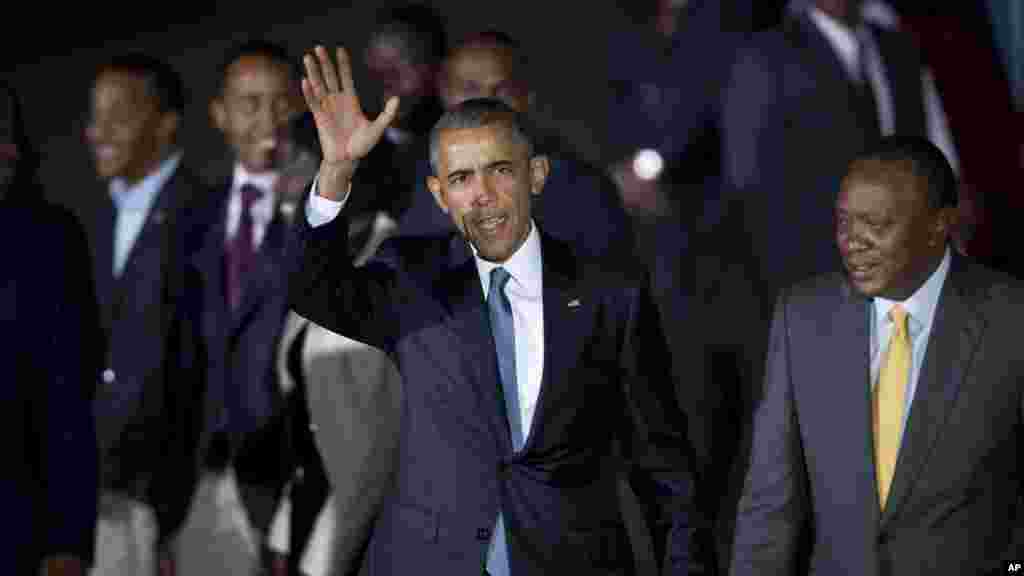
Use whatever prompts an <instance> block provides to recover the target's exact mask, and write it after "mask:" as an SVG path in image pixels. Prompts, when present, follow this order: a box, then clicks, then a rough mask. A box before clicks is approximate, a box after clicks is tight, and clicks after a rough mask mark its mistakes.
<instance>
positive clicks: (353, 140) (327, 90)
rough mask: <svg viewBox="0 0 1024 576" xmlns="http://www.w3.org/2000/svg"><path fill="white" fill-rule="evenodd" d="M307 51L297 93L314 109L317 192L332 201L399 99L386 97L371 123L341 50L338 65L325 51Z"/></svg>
mask: <svg viewBox="0 0 1024 576" xmlns="http://www.w3.org/2000/svg"><path fill="white" fill-rule="evenodd" d="M313 52H314V53H313V54H306V55H305V56H304V57H303V59H302V62H303V65H304V66H305V68H306V76H305V77H304V78H303V79H302V96H303V97H304V98H305V99H306V105H307V106H309V109H310V111H311V112H312V113H313V119H314V120H315V121H316V130H317V133H318V134H319V137H320V151H321V157H322V158H323V159H322V161H321V163H320V180H319V183H318V185H317V188H318V190H317V192H318V194H319V195H320V196H324V197H325V198H329V199H332V200H340V199H341V198H342V197H344V195H345V193H346V191H347V189H348V184H349V182H351V179H352V174H353V173H354V172H355V169H356V165H357V163H358V161H359V159H360V158H362V157H364V156H366V154H368V153H369V152H370V150H371V149H372V148H373V147H374V145H376V144H377V142H379V141H380V138H381V135H382V134H384V129H385V128H387V127H388V125H389V124H391V122H392V121H394V119H395V115H396V114H397V112H398V98H397V97H394V96H393V97H391V98H389V99H388V101H387V104H385V106H384V111H383V112H381V113H380V115H379V116H377V119H376V120H373V121H372V122H371V121H370V120H369V119H368V118H367V117H366V114H364V113H363V108H362V106H361V105H360V103H359V95H358V94H356V90H355V86H354V85H353V83H352V66H351V65H350V64H349V59H348V53H347V52H346V51H345V49H344V48H342V47H340V46H339V47H338V49H337V55H336V58H337V61H338V62H337V65H335V63H334V62H332V61H331V57H330V55H329V54H328V53H327V49H326V48H324V47H323V46H317V47H316V48H315V49H314V51H313Z"/></svg>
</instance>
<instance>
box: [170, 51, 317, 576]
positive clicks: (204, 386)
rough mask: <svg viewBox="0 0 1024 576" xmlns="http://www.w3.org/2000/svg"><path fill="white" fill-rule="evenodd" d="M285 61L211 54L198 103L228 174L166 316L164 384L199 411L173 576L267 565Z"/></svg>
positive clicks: (289, 87)
mask: <svg viewBox="0 0 1024 576" xmlns="http://www.w3.org/2000/svg"><path fill="white" fill-rule="evenodd" d="M295 62H296V60H294V59H293V58H292V57H291V55H290V54H289V53H288V52H287V51H286V50H285V49H284V48H283V47H281V46H280V45H277V44H274V43H271V42H267V41H263V40H252V41H246V42H242V43H239V44H237V45H235V46H233V47H232V48H231V49H230V50H228V51H227V53H226V54H225V55H224V57H223V60H222V63H221V66H220V68H219V72H220V80H219V82H220V84H219V86H218V91H217V94H216V96H215V98H214V99H213V101H212V102H211V103H210V114H211V119H212V121H213V124H214V126H215V127H216V128H217V129H218V130H219V131H220V132H221V134H222V136H223V138H224V141H225V143H226V144H227V146H228V148H229V149H230V151H231V155H232V158H233V169H232V172H231V177H230V180H229V181H227V182H224V183H222V185H221V186H219V187H218V189H217V190H214V191H213V192H211V193H210V194H209V197H208V198H207V199H206V202H204V204H203V206H202V207H201V208H199V209H197V212H198V214H197V215H196V217H195V218H194V222H195V224H194V226H197V227H198V228H200V229H201V230H202V231H203V233H204V236H203V238H202V240H201V242H200V246H199V248H198V249H197V251H196V253H195V254H194V256H193V257H192V258H191V259H190V261H189V262H188V267H187V269H186V271H185V273H184V275H183V276H184V283H185V286H184V289H183V290H184V296H183V298H182V299H183V301H184V302H185V306H186V308H185V309H184V310H183V311H182V313H181V314H179V317H178V318H177V321H178V323H179V324H178V327H177V328H176V337H177V338H179V341H178V348H177V349H176V352H175V360H174V362H175V366H174V368H175V370H177V371H178V374H177V376H176V380H177V381H178V382H179V383H181V382H186V383H191V384H192V385H194V386H197V389H196V391H195V392H194V396H195V397H197V398H201V400H197V401H199V402H201V403H202V406H201V407H198V408H197V409H196V410H195V412H196V413H198V415H199V417H198V418H196V420H195V421H194V422H193V429H192V433H193V436H192V437H193V438H194V439H195V443H196V444H195V445H194V446H193V450H194V457H195V461H194V464H193V467H194V469H195V470H196V473H197V475H198V478H199V479H198V483H197V485H194V486H195V488H196V489H195V494H194V496H193V504H192V509H191V514H190V517H189V519H188V523H187V526H186V529H185V532H184V533H183V535H182V538H181V542H180V546H179V548H180V550H179V563H180V565H181V571H182V573H184V574H197V575H202V574H225V573H228V574H251V573H254V572H256V571H259V570H263V569H265V568H266V567H267V565H268V564H269V563H270V558H269V554H268V551H267V549H266V548H265V544H266V542H265V535H266V533H267V529H268V527H269V525H270V522H271V518H272V515H273V512H274V510H275V508H276V506H277V503H278V500H279V498H280V496H281V493H282V491H283V489H284V486H285V485H286V483H287V479H288V477H287V474H288V471H287V470H285V467H284V465H283V463H282V462H280V459H279V458H278V457H276V456H277V454H278V448H279V446H280V443H281V441H282V438H283V437H284V434H285V421H286V418H285V416H286V410H285V405H284V400H283V398H282V396H281V394H280V391H279V388H278V385H277V379H276V376H275V369H274V366H275V354H276V350H277V347H278V341H279V339H280V336H281V331H282V328H283V326H284V321H285V315H286V312H287V305H286V302H285V299H286V297H287V292H288V288H287V278H288V271H289V260H288V257H287V244H288V242H289V240H288V239H289V237H290V234H289V231H288V229H289V227H290V225H291V219H292V217H293V216H294V213H295V210H296V207H295V205H294V203H293V200H292V199H291V198H289V197H288V195H287V194H286V193H285V190H284V189H286V188H290V187H292V185H293V184H294V183H293V182H291V180H290V179H289V180H282V176H283V175H287V173H286V171H285V169H286V168H289V167H290V162H291V161H292V160H293V159H294V158H295V156H296V150H295V149H294V145H293V143H292V140H291V134H290V129H291V127H292V125H293V124H292V123H293V121H294V119H295V116H296V114H297V112H298V110H299V102H298V82H297V79H298V77H297V73H296V67H295ZM286 200H287V201H286ZM197 382H198V383H200V384H198V385H196V384H195V383H197ZM268 454H269V455H273V456H271V457H267V456H268Z"/></svg>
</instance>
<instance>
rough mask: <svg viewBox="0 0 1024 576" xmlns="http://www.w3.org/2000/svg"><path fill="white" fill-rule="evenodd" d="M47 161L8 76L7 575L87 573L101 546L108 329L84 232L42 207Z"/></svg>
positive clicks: (4, 197) (0, 209)
mask: <svg viewBox="0 0 1024 576" xmlns="http://www.w3.org/2000/svg"><path fill="white" fill-rule="evenodd" d="M36 162H37V159H36V154H35V152H34V150H33V148H32V146H31V145H30V143H29V141H28V136H27V133H26V130H25V125H24V120H23V118H22V115H21V109H20V105H19V102H18V99H17V97H16V95H15V93H14V91H13V88H12V87H11V86H9V85H7V83H6V82H5V81H0V251H2V255H0V261H2V262H3V268H2V271H0V277H2V280H0V319H2V322H3V326H4V329H5V330H10V331H11V332H10V334H11V335H12V336H13V337H12V338H10V339H9V340H8V341H7V342H6V343H5V345H4V346H3V347H0V367H2V368H3V371H4V374H5V378H6V380H7V381H6V385H4V386H3V387H2V388H3V391H2V392H0V423H2V424H0V426H2V432H0V438H2V439H3V449H4V452H5V454H6V455H7V457H8V458H10V465H8V466H5V467H4V470H5V471H4V472H3V473H2V474H0V489H2V490H3V491H4V492H5V493H6V494H7V495H8V505H7V507H6V510H5V521H6V522H7V523H8V526H9V528H10V530H8V531H7V534H6V536H5V537H4V539H3V543H2V544H0V572H3V573H4V574H32V575H34V574H43V575H46V576H56V575H61V576H83V575H85V574H88V573H89V569H90V566H91V565H92V563H93V559H94V550H95V543H96V540H95V530H96V518H97V508H98V498H97V494H98V493H99V491H98V486H99V484H98V476H99V467H98V456H97V445H96V431H95V427H94V421H93V417H92V396H93V392H94V390H95V383H96V380H95V378H96V374H97V373H98V370H99V364H100V349H99V347H97V346H95V345H94V344H95V343H96V342H97V341H98V340H99V335H100V327H99V319H98V315H97V311H96V299H95V296H94V293H93V286H92V281H91V278H90V270H89V265H88V263H89V255H88V252H87V250H86V242H85V236H84V234H83V233H82V230H81V228H80V226H79V225H78V223H77V222H76V221H75V219H74V217H73V216H71V214H70V213H68V212H66V211H64V210H62V209H58V208H55V207H52V206H50V205H48V204H46V203H45V202H44V201H43V198H42V190H41V188H40V187H39V185H38V180H37V178H36V177H37V174H36V169H37V163H36ZM27 243H28V244H27ZM29 244H30V245H31V249H30V250H27V249H26V246H27V245H29Z"/></svg>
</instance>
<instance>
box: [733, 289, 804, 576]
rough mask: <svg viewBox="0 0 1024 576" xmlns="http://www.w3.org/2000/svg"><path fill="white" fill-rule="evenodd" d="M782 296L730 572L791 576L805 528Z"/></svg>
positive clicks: (756, 413)
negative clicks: (786, 575) (784, 575)
mask: <svg viewBox="0 0 1024 576" xmlns="http://www.w3.org/2000/svg"><path fill="white" fill-rule="evenodd" d="M788 332H789V327H788V322H787V305H786V296H785V294H784V295H782V296H781V297H780V298H779V300H778V303H777V304H776V308H775V315H774V318H773V320H772V328H771V337H770V343H769V349H768V358H767V364H766V368H765V383H764V394H763V396H762V398H761V399H760V401H759V402H758V403H756V407H755V410H754V424H753V438H752V448H751V456H750V466H749V469H748V471H747V475H746V479H745V481H744V485H743V493H742V496H741V497H740V502H739V510H738V512H737V517H736V531H735V537H734V542H733V551H732V561H731V568H730V574H732V575H734V576H741V575H746V574H751V575H754V574H757V575H764V574H769V575H770V574H780V575H781V574H795V573H796V572H795V570H796V567H797V546H798V543H799V542H800V540H801V536H802V532H803V531H804V529H805V518H806V512H807V510H806V508H807V506H806V483H807V479H806V470H805V467H804V464H803V462H804V460H803V450H802V446H801V440H800V433H799V427H798V416H797V412H796V408H795V403H794V399H793V385H792V381H791V377H790V370H789V357H790V350H789V348H790V345H789V333H788Z"/></svg>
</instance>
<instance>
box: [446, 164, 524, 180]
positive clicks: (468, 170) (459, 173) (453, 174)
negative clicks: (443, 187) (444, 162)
mask: <svg viewBox="0 0 1024 576" xmlns="http://www.w3.org/2000/svg"><path fill="white" fill-rule="evenodd" d="M514 164H515V162H513V161H512V160H495V161H493V162H489V163H487V164H485V165H484V170H491V169H494V168H500V167H502V166H513V165H514ZM473 172H474V169H473V168H462V169H460V170H453V171H452V172H449V173H448V181H449V182H451V181H452V179H453V178H455V177H457V176H466V175H468V174H472V173H473Z"/></svg>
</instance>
